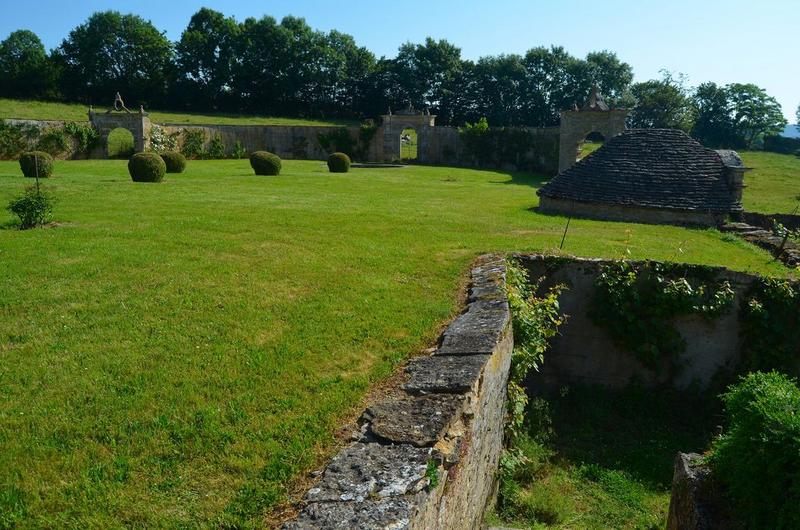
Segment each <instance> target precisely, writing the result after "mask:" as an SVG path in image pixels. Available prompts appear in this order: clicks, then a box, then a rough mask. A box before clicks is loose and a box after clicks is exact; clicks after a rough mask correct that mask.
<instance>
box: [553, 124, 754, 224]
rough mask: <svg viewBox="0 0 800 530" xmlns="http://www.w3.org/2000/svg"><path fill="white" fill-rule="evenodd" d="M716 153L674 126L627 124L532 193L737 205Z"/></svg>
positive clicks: (679, 205) (724, 207) (684, 205)
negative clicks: (637, 127)
mask: <svg viewBox="0 0 800 530" xmlns="http://www.w3.org/2000/svg"><path fill="white" fill-rule="evenodd" d="M725 173H726V169H725V163H724V162H723V159H722V158H721V157H720V154H719V153H717V152H716V151H713V150H711V149H707V148H705V147H703V146H702V145H701V144H700V143H698V142H696V141H695V140H693V139H692V138H690V137H689V135H687V134H686V133H684V132H682V131H678V130H675V129H630V130H627V131H625V132H624V133H622V134H620V135H618V136H615V137H614V138H612V139H611V140H609V141H608V142H606V144H605V145H604V146H603V147H601V148H600V149H598V150H597V151H595V152H594V153H592V154H590V155H589V156H587V157H586V158H584V159H582V160H580V161H578V162H577V163H576V164H575V165H573V166H572V167H570V168H568V169H566V170H564V171H562V172H561V173H560V174H559V175H558V176H556V177H555V178H553V179H552V180H551V181H550V182H548V183H547V184H546V185H545V186H543V187H542V188H541V189H540V190H539V191H538V192H537V193H538V194H539V195H540V196H542V197H550V198H553V199H566V200H575V201H581V202H595V203H606V204H619V205H626V206H641V207H650V208H674V209H682V210H698V211H705V212H729V211H739V210H741V209H742V205H741V203H740V202H738V201H736V199H735V194H734V193H733V190H732V189H731V188H730V187H729V185H728V179H727V177H726V174H725Z"/></svg>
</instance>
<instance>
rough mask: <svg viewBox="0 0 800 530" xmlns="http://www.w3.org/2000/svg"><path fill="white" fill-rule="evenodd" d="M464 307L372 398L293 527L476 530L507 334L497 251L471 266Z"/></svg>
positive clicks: (506, 359) (501, 401)
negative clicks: (393, 384)
mask: <svg viewBox="0 0 800 530" xmlns="http://www.w3.org/2000/svg"><path fill="white" fill-rule="evenodd" d="M471 279H472V283H471V287H470V290H469V296H468V301H467V302H468V303H467V309H466V311H465V312H464V313H462V314H461V315H460V316H458V317H457V318H456V319H455V320H454V321H453V322H452V323H451V324H450V325H449V326H448V327H447V328H446V329H445V331H444V333H443V334H442V336H441V338H440V342H439V346H438V348H436V350H435V352H434V353H433V354H432V355H428V356H424V357H419V358H415V359H414V360H412V361H411V362H410V363H409V365H408V367H407V369H406V375H407V377H406V379H405V381H404V383H403V384H402V386H401V387H400V388H397V389H395V390H394V391H393V392H391V393H390V395H389V396H388V397H386V398H385V399H383V400H382V401H380V402H378V403H374V404H372V405H370V406H369V407H368V408H367V410H366V411H365V412H364V414H363V416H362V418H361V421H360V425H361V428H360V431H359V432H357V433H356V434H355V435H354V437H353V438H354V441H353V443H351V444H350V445H348V446H347V447H345V448H344V449H343V450H342V451H340V452H339V453H338V454H337V455H336V456H335V457H334V458H333V459H332V461H331V462H330V463H329V464H328V465H327V466H326V468H325V470H324V472H323V473H322V475H321V478H320V479H319V481H318V483H317V484H316V485H315V486H314V487H313V488H311V489H310V490H308V492H307V494H306V496H305V500H304V506H303V508H302V510H301V512H300V514H299V515H298V516H297V517H296V518H295V519H294V520H292V521H290V522H287V523H286V524H285V525H284V527H283V528H284V529H286V530H299V529H312V528H314V529H320V528H321V529H328V528H330V529H333V528H337V529H338V528H341V529H360V528H386V529H389V528H391V529H398V530H399V529H420V530H432V529H453V530H455V529H458V530H462V529H463V530H468V529H478V528H480V525H481V522H482V518H483V513H484V509H485V508H486V506H487V504H488V503H491V501H492V499H493V496H494V492H495V483H496V480H495V479H496V477H495V475H496V471H497V466H498V463H499V458H500V453H501V450H502V444H503V423H504V417H505V396H506V385H507V380H508V372H509V367H510V362H511V350H512V348H513V338H512V333H511V325H510V313H509V307H508V301H507V298H506V293H505V288H504V283H505V265H504V261H503V260H502V259H498V258H490V257H487V258H484V259H482V260H481V261H480V262H479V264H478V266H476V267H475V268H474V269H473V270H472V273H471Z"/></svg>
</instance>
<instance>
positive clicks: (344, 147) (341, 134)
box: [317, 123, 378, 161]
mask: <svg viewBox="0 0 800 530" xmlns="http://www.w3.org/2000/svg"><path fill="white" fill-rule="evenodd" d="M377 131H378V128H377V127H375V125H373V124H372V123H363V124H362V125H361V127H360V128H359V130H358V135H357V137H353V135H351V134H350V130H349V129H348V128H347V127H338V128H336V129H333V130H332V131H330V132H326V133H319V134H317V141H318V142H319V145H320V147H322V148H323V149H324V150H325V151H327V152H328V153H333V152H340V153H345V154H346V155H348V156H349V157H351V158H353V159H355V160H362V161H363V160H366V158H367V155H368V154H369V146H370V143H371V142H372V139H373V138H374V137H375V133H376V132H377Z"/></svg>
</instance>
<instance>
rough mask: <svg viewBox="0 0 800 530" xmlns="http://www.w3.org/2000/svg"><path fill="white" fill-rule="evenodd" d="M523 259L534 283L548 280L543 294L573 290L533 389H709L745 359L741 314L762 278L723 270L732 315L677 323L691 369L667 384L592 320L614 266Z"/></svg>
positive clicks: (600, 262)
mask: <svg viewBox="0 0 800 530" xmlns="http://www.w3.org/2000/svg"><path fill="white" fill-rule="evenodd" d="M518 257H519V259H520V260H521V262H522V264H523V265H524V266H525V267H526V269H527V270H528V271H529V274H530V279H531V281H536V280H537V279H539V278H544V280H543V283H542V287H541V288H542V289H546V288H548V287H550V286H553V285H558V284H564V285H566V286H567V290H565V291H564V292H563V293H562V294H561V296H560V297H559V304H560V307H561V310H562V312H563V313H564V314H566V315H568V318H567V321H566V323H564V324H563V325H562V326H561V328H560V329H559V335H558V336H557V337H556V338H555V339H554V340H553V341H552V342H551V345H550V349H549V350H548V352H547V354H546V356H545V362H544V364H543V366H542V368H541V371H540V372H539V373H537V374H534V375H532V376H531V378H530V380H529V381H528V388H534V387H539V386H541V385H544V386H547V387H558V386H560V385H564V384H575V383H588V384H598V385H603V386H608V387H612V388H621V387H624V386H626V385H627V384H629V383H631V382H632V381H634V380H638V381H640V382H642V383H643V384H645V385H657V384H661V383H665V382H668V383H671V384H673V385H674V386H675V387H677V388H686V387H688V386H690V385H692V384H695V383H696V384H699V385H700V387H705V386H707V385H708V384H709V383H710V381H711V379H712V377H713V376H714V375H715V374H716V373H717V372H718V370H720V368H725V367H728V368H733V367H735V365H736V364H737V363H738V361H739V359H740V356H741V340H740V338H739V326H740V324H739V319H738V311H739V306H740V303H741V301H742V298H743V297H744V295H745V293H746V292H747V289H748V288H749V287H750V284H751V283H752V282H753V280H755V278H756V277H755V276H753V275H750V274H745V273H740V272H734V271H730V270H728V269H723V268H719V269H718V271H717V272H716V275H717V278H718V279H720V280H727V281H729V282H730V284H731V287H732V288H733V289H734V291H735V293H736V294H735V298H734V300H733V303H732V305H731V309H730V311H729V312H728V313H727V314H725V315H722V316H721V317H719V318H716V319H713V320H708V319H705V318H703V317H702V316H699V315H691V316H684V317H679V318H677V319H675V326H676V328H677V330H678V331H679V332H680V334H681V336H682V337H683V338H684V340H685V341H686V350H685V352H684V353H683V355H682V358H681V360H682V362H683V364H684V365H685V366H684V368H683V370H682V371H681V372H680V373H679V374H678V375H677V376H676V378H675V379H674V380H672V381H666V377H668V374H667V373H666V371H663V372H664V373H662V374H660V375H659V374H656V373H654V372H653V371H651V370H649V369H648V368H646V367H644V366H643V365H642V364H641V363H640V362H639V361H638V360H637V359H636V358H635V356H634V355H633V354H632V353H629V352H627V351H624V350H621V349H620V347H619V346H617V345H616V344H615V343H614V342H613V341H612V339H611V337H609V335H608V333H607V332H606V330H605V329H603V328H601V327H598V326H597V325H596V324H595V323H594V322H593V321H592V320H591V319H590V318H589V315H588V314H587V309H588V308H589V306H590V301H591V298H592V296H593V293H594V282H595V279H596V278H597V276H598V274H599V273H600V269H601V268H602V267H603V266H604V265H607V264H608V263H610V262H609V261H606V260H599V259H582V258H570V259H564V258H557V257H543V256H540V255H520V256H518Z"/></svg>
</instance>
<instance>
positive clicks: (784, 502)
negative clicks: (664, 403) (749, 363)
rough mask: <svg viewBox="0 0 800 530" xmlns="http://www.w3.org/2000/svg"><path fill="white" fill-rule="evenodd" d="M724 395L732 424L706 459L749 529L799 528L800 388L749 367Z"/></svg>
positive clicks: (728, 417)
mask: <svg viewBox="0 0 800 530" xmlns="http://www.w3.org/2000/svg"><path fill="white" fill-rule="evenodd" d="M722 400H723V402H724V404H725V416H726V417H727V420H728V428H727V430H726V432H725V433H724V434H723V435H722V436H720V437H719V438H717V439H716V440H715V441H714V443H713V444H712V446H711V454H710V455H709V457H708V461H709V463H710V464H711V468H712V471H713V475H714V478H715V480H717V481H719V483H720V484H721V485H722V487H723V490H724V491H725V492H726V495H727V496H728V497H729V500H730V503H731V506H733V507H734V512H735V514H736V515H737V516H738V517H739V518H740V519H741V520H742V522H743V523H745V527H746V528H800V510H798V509H797V507H798V506H800V388H798V386H797V384H796V382H795V381H794V380H792V379H790V378H789V377H787V376H785V375H783V374H781V373H779V372H769V373H764V372H751V373H749V374H748V375H746V376H745V377H743V378H742V379H741V381H740V382H739V383H738V384H736V385H734V386H731V387H730V388H729V389H728V391H727V392H726V393H725V394H723V395H722Z"/></svg>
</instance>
